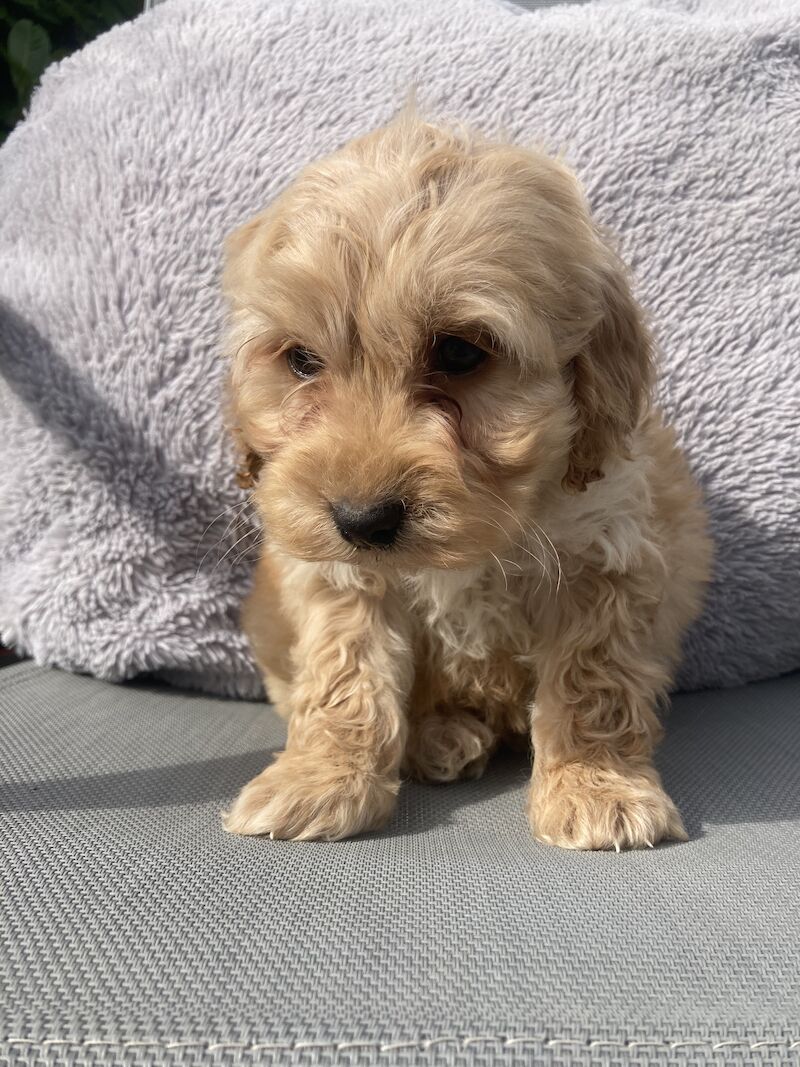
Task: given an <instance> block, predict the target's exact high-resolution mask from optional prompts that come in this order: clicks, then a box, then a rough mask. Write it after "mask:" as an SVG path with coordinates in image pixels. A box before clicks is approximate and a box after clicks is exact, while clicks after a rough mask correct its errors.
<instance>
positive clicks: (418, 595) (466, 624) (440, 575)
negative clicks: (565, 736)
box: [405, 572, 536, 730]
mask: <svg viewBox="0 0 800 1067" xmlns="http://www.w3.org/2000/svg"><path fill="white" fill-rule="evenodd" d="M509 585H510V586H511V583H509ZM405 592H406V595H407V597H408V603H409V608H410V610H411V613H412V616H413V617H414V620H415V622H416V642H415V645H416V647H415V653H416V673H417V684H416V690H417V694H418V696H420V697H427V698H429V699H430V701H431V702H432V703H434V704H445V705H446V704H453V705H462V706H469V707H480V708H482V709H483V710H485V711H486V712H489V713H491V714H492V716H493V717H494V716H496V715H498V714H502V715H503V716H504V717H506V718H508V716H511V718H512V719H514V718H516V717H517V711H519V712H521V714H522V718H521V719H520V722H519V724H515V723H514V722H512V721H508V723H507V725H508V726H509V727H510V728H511V729H514V730H516V729H521V730H525V728H526V723H527V705H528V703H529V702H530V700H531V699H532V696H533V692H534V689H535V682H536V677H535V667H534V637H535V635H534V632H533V627H532V624H531V620H530V618H529V617H528V616H527V614H526V611H525V608H524V602H523V601H522V600H521V598H520V596H519V591H518V590H515V589H514V588H513V587H510V588H509V589H506V588H505V587H504V586H502V585H501V586H500V588H499V589H498V587H497V583H495V582H494V581H493V579H492V576H491V575H489V574H485V573H481V572H477V573H476V572H452V573H450V572H433V573H430V574H427V575H414V576H413V577H410V578H409V579H407V581H406V583H405Z"/></svg>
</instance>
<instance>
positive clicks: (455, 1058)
mask: <svg viewBox="0 0 800 1067" xmlns="http://www.w3.org/2000/svg"><path fill="white" fill-rule="evenodd" d="M799 702H800V675H794V676H789V677H785V678H782V679H777V680H774V681H770V682H764V683H760V684H758V685H753V686H749V687H747V688H744V689H739V690H727V691H724V692H722V691H720V692H705V693H696V694H689V695H681V696H678V697H676V698H675V704H674V709H673V712H672V715H671V721H670V724H669V730H668V738H667V741H666V743H665V744H664V746H663V748H662V750H661V752H660V766H661V769H662V771H663V773H664V776H665V779H666V782H667V785H668V787H669V789H670V791H671V792H672V794H673V796H674V797H675V799H676V801H677V802H678V803H679V804H680V806H681V808H682V810H683V812H684V814H685V816H686V820H687V825H688V828H689V830H690V833H691V835H692V839H691V841H690V842H689V843H687V844H680V845H668V846H662V847H659V848H657V849H656V850H655V851H652V852H651V851H645V852H637V853H628V854H624V853H623V854H621V855H616V854H613V853H612V854H605V853H585V854H582V853H568V852H562V851H559V850H556V849H551V848H547V847H545V846H542V845H540V844H537V843H536V842H534V841H533V840H532V839H531V838H530V836H529V833H528V829H527V826H526V823H525V817H524V803H523V801H524V790H525V786H526V777H527V768H526V762H525V760H524V759H522V758H521V757H519V756H515V755H508V756H501V757H499V758H498V759H497V760H496V761H495V762H494V763H493V764H492V765H491V767H490V769H489V771H488V772H487V774H486V776H485V777H484V778H483V780H481V781H479V782H475V783H463V784H456V785H452V786H443V787H433V786H431V787H425V786H417V785H413V786H412V785H408V786H405V787H404V789H403V791H402V793H401V798H400V804H399V807H398V810H397V813H396V816H395V818H394V820H393V822H392V823H391V825H390V826H389V827H388V828H387V829H386V830H385V831H384V832H382V833H376V834H373V835H370V836H368V837H364V838H361V839H359V840H354V841H347V842H342V843H337V844H324V843H290V842H272V841H269V840H262V839H242V838H237V837H232V836H229V835H226V834H225V833H224V832H223V830H222V828H221V825H220V819H219V813H220V810H221V809H223V808H224V806H225V805H226V803H227V802H228V801H229V800H230V799H231V798H232V796H233V795H234V793H235V792H236V790H237V788H238V787H239V785H240V784H241V783H243V782H244V781H245V780H247V779H248V778H249V777H250V776H251V775H252V774H254V773H255V772H256V771H257V770H259V769H260V768H261V767H262V766H263V764H264V763H265V762H266V761H267V759H268V758H269V754H270V752H271V751H273V750H274V749H275V748H278V747H279V746H280V745H281V742H282V738H283V736H284V727H283V724H282V723H281V722H280V720H278V719H277V717H276V716H275V715H274V714H273V713H272V712H271V711H270V710H269V709H268V708H267V707H266V706H264V705H261V704H257V703H245V702H235V701H225V700H222V699H215V698H210V697H207V696H200V695H195V694H189V693H184V692H181V691H178V690H170V689H167V688H161V687H157V686H150V685H148V684H144V683H135V684H131V685H127V686H113V685H108V684H105V683H102V682H99V681H95V680H91V679H89V678H84V677H76V676H72V675H68V674H64V673H60V672H57V671H49V670H44V669H41V668H39V667H36V666H34V665H32V664H30V663H22V664H19V665H17V666H14V667H10V668H8V669H6V670H3V671H2V672H0V782H1V783H2V785H0V812H2V833H1V834H0V871H1V875H2V897H1V898H0V946H1V947H0V1039H1V1040H2V1044H0V1062H8V1063H11V1064H14V1065H17V1064H33V1063H37V1064H38V1063H46V1064H54V1063H59V1064H60V1063H69V1064H91V1063H114V1064H123V1063H125V1064H131V1065H139V1064H154V1065H155V1064H158V1065H162V1064H181V1065H183V1064H206V1063H209V1064H211V1063H213V1064H262V1063H264V1064H272V1063H277V1064H309V1065H311V1064H338V1063H342V1064H359V1065H360V1064H416V1063H424V1064H454V1065H455V1064H459V1065H471V1064H493V1065H496V1064H523V1063H542V1064H581V1065H585V1064H586V1065H588V1064H623V1065H624V1064H646V1063H654V1064H656V1063H657V1064H668V1063H669V1064H673V1063H674V1064H705V1063H754V1064H755V1063H776V1064H777V1063H781V1064H784V1063H792V1062H800V1007H799V1006H798V1005H799V1004H800V978H798V967H797V945H798V934H800V921H799V920H800V917H799V916H798V906H797V881H798V871H800V715H798V703H799ZM793 1043H794V1044H793ZM3 1057H5V1059H4V1058H3Z"/></svg>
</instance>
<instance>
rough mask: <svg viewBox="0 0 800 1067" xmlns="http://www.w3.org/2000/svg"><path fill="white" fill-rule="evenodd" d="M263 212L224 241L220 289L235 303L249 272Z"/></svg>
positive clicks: (263, 219) (262, 223) (239, 297)
mask: <svg viewBox="0 0 800 1067" xmlns="http://www.w3.org/2000/svg"><path fill="white" fill-rule="evenodd" d="M264 215H265V213H264V212H262V213H261V214H259V215H255V216H254V217H253V218H252V219H249V220H248V221H247V222H245V223H244V225H243V226H239V227H238V228H237V229H235V230H234V231H233V233H232V234H230V235H229V236H228V238H227V240H226V241H225V264H224V267H223V271H222V291H223V292H224V294H225V296H226V297H227V298H228V300H229V301H230V302H231V303H233V304H235V303H236V302H237V299H241V295H242V285H243V282H244V281H245V280H246V277H247V275H248V273H249V270H248V266H249V260H250V258H251V256H252V254H253V250H254V246H255V244H256V238H257V237H258V234H259V232H260V231H261V230H262V227H263V226H264V222H265V218H264Z"/></svg>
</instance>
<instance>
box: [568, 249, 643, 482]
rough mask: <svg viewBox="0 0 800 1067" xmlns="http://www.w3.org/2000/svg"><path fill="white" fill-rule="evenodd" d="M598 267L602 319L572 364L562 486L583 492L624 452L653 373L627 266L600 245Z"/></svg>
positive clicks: (626, 451)
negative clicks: (570, 424)
mask: <svg viewBox="0 0 800 1067" xmlns="http://www.w3.org/2000/svg"><path fill="white" fill-rule="evenodd" d="M603 253H604V254H603V258H602V260H601V264H600V267H599V283H600V288H599V292H600V304H601V309H602V314H601V318H600V321H599V322H598V323H597V325H596V326H595V327H594V329H593V330H592V331H591V333H590V334H589V337H588V341H587V343H586V345H585V347H584V349H583V351H581V352H579V353H578V355H577V356H575V357H574V359H573V360H572V362H571V364H570V366H571V372H572V391H573V400H574V403H575V407H576V409H577V413H578V426H577V430H576V433H575V437H574V438H573V442H572V448H571V451H570V457H569V466H568V467H567V473H566V474H565V475H564V478H563V479H562V482H561V484H562V486H563V488H564V489H565V490H566V491H567V492H570V493H581V492H584V491H585V489H586V487H587V485H588V484H589V482H594V481H597V480H598V479H600V478H602V477H603V462H604V460H605V459H606V457H607V456H609V455H611V454H613V453H616V454H617V455H621V456H627V455H628V447H627V438H628V435H629V434H630V433H631V431H632V430H633V429H634V428H635V426H636V423H637V422H638V419H639V415H640V413H641V411H642V409H643V407H644V405H645V403H646V400H647V397H648V395H649V391H650V386H651V382H652V377H653V362H652V342H651V339H650V334H649V332H648V330H647V327H646V326H645V324H644V322H643V319H642V312H641V310H640V308H639V306H638V305H637V303H636V301H635V300H634V298H633V295H632V293H631V290H630V286H629V284H628V279H627V276H626V272H625V268H624V266H623V264H622V263H621V262H620V260H619V259H618V258H617V256H616V255H615V254H614V253H613V252H611V251H610V249H607V248H605V247H604V248H603Z"/></svg>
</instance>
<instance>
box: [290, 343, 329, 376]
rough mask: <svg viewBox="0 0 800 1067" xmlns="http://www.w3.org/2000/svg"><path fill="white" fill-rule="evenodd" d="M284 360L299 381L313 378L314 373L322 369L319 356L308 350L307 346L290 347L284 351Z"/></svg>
mask: <svg viewBox="0 0 800 1067" xmlns="http://www.w3.org/2000/svg"><path fill="white" fill-rule="evenodd" d="M286 362H287V364H288V365H289V370H290V371H291V372H292V374H293V375H294V376H295V378H300V380H301V381H306V380H307V379H308V378H313V377H314V376H315V375H316V374H319V372H320V371H321V370H322V367H323V363H322V360H321V359H320V358H319V356H315V355H314V353H313V352H309V350H308V349H307V348H301V347H299V346H298V347H297V348H290V349H289V350H288V351H287V353H286Z"/></svg>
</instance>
